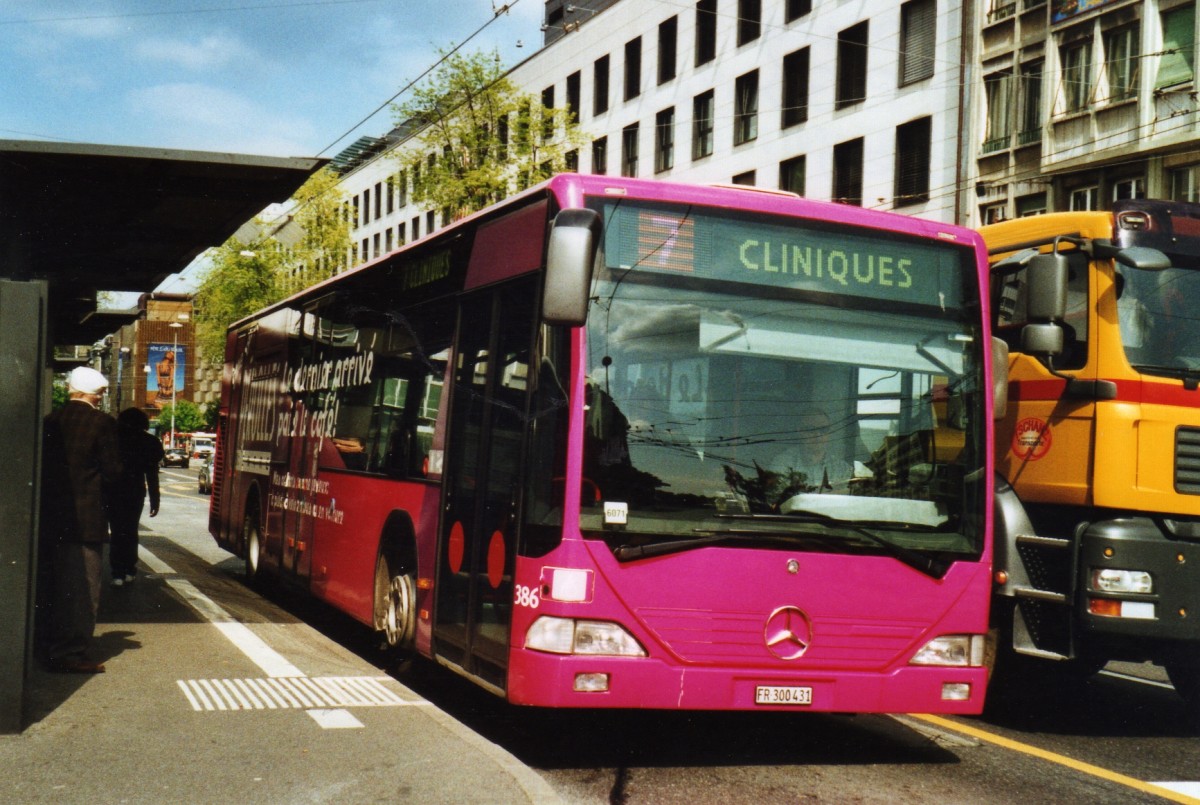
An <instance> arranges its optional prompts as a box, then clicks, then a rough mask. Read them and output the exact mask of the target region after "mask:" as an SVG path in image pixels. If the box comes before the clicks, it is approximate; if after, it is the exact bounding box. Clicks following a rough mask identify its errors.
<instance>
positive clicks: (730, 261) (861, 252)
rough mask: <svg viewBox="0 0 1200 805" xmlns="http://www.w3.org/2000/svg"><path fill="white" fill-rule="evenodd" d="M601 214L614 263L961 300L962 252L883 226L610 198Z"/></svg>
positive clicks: (919, 299)
mask: <svg viewBox="0 0 1200 805" xmlns="http://www.w3.org/2000/svg"><path fill="white" fill-rule="evenodd" d="M605 220H606V224H605V226H606V239H605V250H606V252H607V254H608V262H609V265H610V266H611V267H612V268H614V269H636V270H639V271H662V272H670V273H676V274H687V275H690V276H693V277H697V278H704V279H719V280H730V281H734V282H749V283H754V284H756V285H774V286H778V287H783V288H792V289H796V290H808V291H823V292H827V293H837V294H843V295H849V296H857V297H867V298H873V299H894V300H901V301H906V302H912V303H915V304H924V305H938V306H940V307H943V308H945V307H946V306H958V305H960V304H961V302H962V294H963V288H962V281H961V272H960V271H959V261H960V260H961V253H960V251H959V250H958V249H956V248H953V247H950V246H945V247H940V246H936V245H926V244H920V243H915V242H911V241H908V240H904V239H900V238H890V237H889V236H888V234H887V233H883V232H881V233H879V236H878V237H863V236H862V235H852V234H850V233H849V231H847V232H837V231H832V230H825V229H814V228H809V227H807V226H805V225H804V224H803V223H802V222H797V223H795V224H781V223H778V221H780V220H782V219H780V218H772V219H769V220H767V219H762V220H753V219H750V218H745V217H739V218H725V217H720V216H718V215H713V214H711V213H708V212H697V211H696V210H695V209H692V210H688V211H682V210H678V209H676V208H672V209H664V208H654V207H647V206H635V205H633V204H631V203H629V202H625V203H624V204H621V205H617V204H613V205H610V206H609V208H608V210H607V211H606V215H605ZM860 231H861V230H860Z"/></svg>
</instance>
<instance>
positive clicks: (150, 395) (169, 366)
mask: <svg viewBox="0 0 1200 805" xmlns="http://www.w3.org/2000/svg"><path fill="white" fill-rule="evenodd" d="M184 352H185V351H184V348H183V347H178V346H174V345H172V344H151V345H150V353H149V357H150V371H149V372H147V373H146V405H147V406H149V407H150V408H159V409H161V408H162V407H163V406H164V405H168V404H170V402H171V398H172V396H174V395H177V394H180V393H182V392H183V377H184V375H183V371H184V369H183V367H184V363H185V361H184Z"/></svg>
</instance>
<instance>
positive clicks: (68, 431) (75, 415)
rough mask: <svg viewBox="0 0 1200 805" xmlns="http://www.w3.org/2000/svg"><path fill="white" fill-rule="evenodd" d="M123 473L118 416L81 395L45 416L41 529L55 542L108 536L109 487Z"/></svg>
mask: <svg viewBox="0 0 1200 805" xmlns="http://www.w3.org/2000/svg"><path fill="white" fill-rule="evenodd" d="M120 475H121V455H120V452H119V451H118V449H117V422H116V420H115V419H113V418H112V417H110V416H109V415H108V414H105V413H101V412H100V411H97V410H96V409H95V408H93V407H92V406H90V405H88V404H87V403H86V402H83V401H82V400H70V401H68V402H67V404H66V405H64V406H63V407H62V408H59V409H58V410H57V411H53V412H51V413H50V414H49V415H48V416H47V417H46V418H45V420H43V430H42V535H43V538H44V539H47V540H49V541H50V542H104V541H105V540H106V539H107V538H108V514H107V511H106V508H105V503H106V501H105V493H106V487H108V486H109V485H111V484H113V483H115V482H116V481H117V479H118V478H119V477H120Z"/></svg>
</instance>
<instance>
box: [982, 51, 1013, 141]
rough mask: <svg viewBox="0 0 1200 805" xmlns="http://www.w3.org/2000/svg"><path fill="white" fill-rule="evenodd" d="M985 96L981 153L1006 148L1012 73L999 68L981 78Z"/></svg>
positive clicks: (1008, 136)
mask: <svg viewBox="0 0 1200 805" xmlns="http://www.w3.org/2000/svg"><path fill="white" fill-rule="evenodd" d="M983 92H984V97H985V98H987V121H986V125H985V127H984V131H983V148H982V149H981V151H982V153H984V154H990V153H992V152H994V151H1000V150H1002V149H1005V148H1008V147H1009V145H1010V144H1011V134H1012V73H1011V72H1009V71H1008V70H1001V71H1000V72H998V73H992V74H991V75H989V76H987V77H985V78H984V79H983Z"/></svg>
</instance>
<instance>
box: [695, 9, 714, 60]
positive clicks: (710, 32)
mask: <svg viewBox="0 0 1200 805" xmlns="http://www.w3.org/2000/svg"><path fill="white" fill-rule="evenodd" d="M716 57H717V0H700V1H699V2H698V3H696V66H697V67H699V66H700V65H702V64H708V63H709V62H710V61H712V60H713V59H715V58H716Z"/></svg>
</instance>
